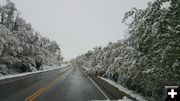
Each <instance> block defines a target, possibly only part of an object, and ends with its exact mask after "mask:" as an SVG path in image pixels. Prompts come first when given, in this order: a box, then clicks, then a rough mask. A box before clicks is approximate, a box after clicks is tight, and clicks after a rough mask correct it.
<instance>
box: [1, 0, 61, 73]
mask: <svg viewBox="0 0 180 101" xmlns="http://www.w3.org/2000/svg"><path fill="white" fill-rule="evenodd" d="M15 14H17V16H16V15H15ZM0 18H1V19H0V75H6V74H12V73H15V72H31V71H36V70H39V69H40V67H41V66H42V65H53V64H60V63H61V62H62V59H63V58H62V56H61V50H60V48H59V45H58V44H57V43H56V42H55V41H50V40H49V39H48V38H46V37H42V36H41V35H39V34H38V33H37V32H35V31H34V30H33V29H32V27H31V24H29V23H26V21H25V20H24V19H23V18H21V17H20V15H19V14H18V11H17V9H16V7H15V5H14V3H13V2H11V1H10V0H7V4H5V5H0Z"/></svg>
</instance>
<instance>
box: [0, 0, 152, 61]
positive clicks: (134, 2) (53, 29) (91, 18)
mask: <svg viewBox="0 0 180 101" xmlns="http://www.w3.org/2000/svg"><path fill="white" fill-rule="evenodd" d="M4 1H5V0H4ZM4 1H3V0H0V3H2V2H4ZM12 1H14V2H15V4H16V7H17V8H18V10H19V11H20V12H21V13H22V14H21V16H22V17H23V18H25V19H26V20H27V22H30V23H31V24H32V26H33V28H34V29H35V30H36V31H38V32H40V33H41V34H42V35H43V36H46V37H48V38H50V39H51V40H55V41H57V42H58V44H59V45H60V48H61V50H62V54H63V56H64V57H65V59H70V58H74V57H76V56H78V55H80V54H82V53H85V52H87V51H88V50H89V49H92V48H93V47H95V46H106V45H107V44H108V43H109V41H112V42H115V41H117V40H119V39H122V38H123V37H124V36H125V35H126V30H127V27H125V26H126V25H124V24H122V23H121V20H122V18H123V16H124V13H125V12H126V11H128V10H130V9H131V8H132V7H134V6H135V7H137V8H144V7H146V6H147V5H146V4H147V2H148V1H151V0H12Z"/></svg>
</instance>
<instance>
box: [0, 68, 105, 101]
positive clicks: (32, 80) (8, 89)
mask: <svg viewBox="0 0 180 101" xmlns="http://www.w3.org/2000/svg"><path fill="white" fill-rule="evenodd" d="M103 99H106V98H105V96H104V95H103V94H102V92H100V90H99V89H97V87H96V86H95V85H94V84H93V82H92V81H91V80H90V79H89V78H88V77H87V76H86V75H85V74H84V73H83V71H82V70H81V69H80V68H78V67H67V68H61V69H57V70H53V71H49V72H44V73H39V74H35V75H33V76H30V77H26V78H24V79H23V78H22V79H17V80H13V81H12V82H7V83H0V101H89V100H103Z"/></svg>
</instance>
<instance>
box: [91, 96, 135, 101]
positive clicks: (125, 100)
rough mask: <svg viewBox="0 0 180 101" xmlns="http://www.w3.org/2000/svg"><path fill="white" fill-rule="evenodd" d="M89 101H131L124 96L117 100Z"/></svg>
mask: <svg viewBox="0 0 180 101" xmlns="http://www.w3.org/2000/svg"><path fill="white" fill-rule="evenodd" d="M91 101H132V100H130V99H128V98H127V97H126V96H124V97H123V99H119V100H91Z"/></svg>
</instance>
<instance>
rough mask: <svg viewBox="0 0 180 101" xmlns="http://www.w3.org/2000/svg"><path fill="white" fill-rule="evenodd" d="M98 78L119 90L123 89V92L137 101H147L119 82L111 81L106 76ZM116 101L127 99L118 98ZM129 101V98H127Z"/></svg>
mask: <svg viewBox="0 0 180 101" xmlns="http://www.w3.org/2000/svg"><path fill="white" fill-rule="evenodd" d="M98 78H100V79H102V80H104V81H106V82H108V83H109V84H111V85H113V86H114V87H116V88H118V89H119V90H120V91H123V92H124V93H126V94H128V95H129V96H131V97H133V98H135V99H136V100H138V101H147V100H146V99H145V98H144V97H143V96H141V95H139V94H137V93H135V92H133V91H131V90H129V89H127V88H125V87H123V86H121V85H120V84H117V83H116V82H114V81H112V80H109V79H107V78H103V77H99V76H98ZM118 101H127V100H118ZM128 101H129V100H128Z"/></svg>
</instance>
